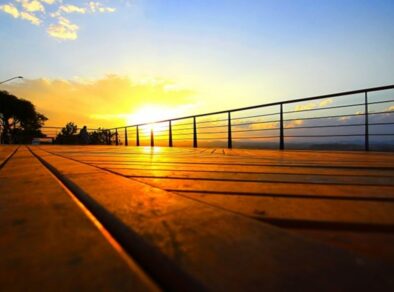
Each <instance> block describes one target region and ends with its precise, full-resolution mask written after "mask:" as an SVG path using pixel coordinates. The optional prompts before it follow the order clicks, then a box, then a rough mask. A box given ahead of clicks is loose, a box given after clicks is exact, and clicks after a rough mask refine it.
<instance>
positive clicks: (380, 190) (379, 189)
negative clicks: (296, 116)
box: [136, 178, 394, 200]
mask: <svg viewBox="0 0 394 292" xmlns="http://www.w3.org/2000/svg"><path fill="white" fill-rule="evenodd" d="M136 180H138V181H140V182H143V183H146V184H150V185H154V186H156V187H159V188H162V189H165V190H168V191H187V192H201V193H202V192H204V193H221V194H244V195H259V194H260V195H271V196H273V197H275V196H287V197H289V198H290V197H291V196H294V198H296V197H300V196H302V197H311V198H313V197H319V198H321V197H337V198H338V199H341V198H345V197H347V198H350V199H351V198H354V199H355V198H359V199H364V200H366V199H371V200H374V199H388V200H391V199H394V187H393V186H370V185H364V186H357V185H330V184H315V185H313V184H301V183H286V184H283V183H265V182H261V183H259V182H243V181H241V182H233V181H203V180H199V181H196V180H191V179H171V178H170V179H168V178H160V179H158V178H138V179H137V178H136Z"/></svg>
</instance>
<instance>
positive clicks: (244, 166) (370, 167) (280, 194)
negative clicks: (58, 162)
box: [48, 147, 394, 262]
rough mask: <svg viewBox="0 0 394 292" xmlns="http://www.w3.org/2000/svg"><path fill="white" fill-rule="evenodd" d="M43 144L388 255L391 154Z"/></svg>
mask: <svg viewBox="0 0 394 292" xmlns="http://www.w3.org/2000/svg"><path fill="white" fill-rule="evenodd" d="M82 149H83V151H81V148H78V147H75V148H64V147H58V148H57V147H51V148H50V149H48V150H49V151H51V152H53V153H56V154H57V155H62V156H64V157H68V158H70V159H75V160H77V161H80V162H83V163H87V164H89V165H93V166H97V167H100V168H102V169H107V170H109V171H112V172H114V173H117V174H120V175H123V176H126V177H130V178H132V179H134V180H138V181H141V182H143V183H146V184H149V185H152V186H155V187H159V188H161V189H164V190H167V191H171V192H176V193H178V194H181V195H183V196H188V197H190V198H192V199H195V200H199V201H201V202H205V203H208V204H210V205H213V206H217V207H220V208H225V209H227V210H230V211H233V212H237V213H241V214H244V215H247V216H250V217H252V218H255V219H257V220H261V221H266V222H269V223H272V224H276V225H278V226H281V227H285V228H289V229H291V230H292V231H296V232H299V233H302V234H304V235H307V236H310V237H314V238H319V239H321V240H324V241H325V242H328V243H330V244H334V245H336V246H340V247H346V248H348V249H351V250H354V251H357V252H360V253H361V254H364V255H369V256H376V257H378V258H380V259H384V260H388V261H393V262H394V248H391V247H390V246H391V245H392V246H394V235H393V232H394V187H393V184H394V155H393V154H392V153H376V152H370V153H365V152H327V151H274V150H227V149H192V148H173V149H170V148H154V149H151V148H149V147H141V148H137V147H102V148H97V147H85V148H82Z"/></svg>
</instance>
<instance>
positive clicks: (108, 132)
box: [107, 130, 111, 145]
mask: <svg viewBox="0 0 394 292" xmlns="http://www.w3.org/2000/svg"><path fill="white" fill-rule="evenodd" d="M107 144H108V145H111V130H108V131H107Z"/></svg>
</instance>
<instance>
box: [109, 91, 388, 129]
mask: <svg viewBox="0 0 394 292" xmlns="http://www.w3.org/2000/svg"><path fill="white" fill-rule="evenodd" d="M387 89H394V84H393V85H386V86H379V87H370V88H364V89H357V90H351V91H342V92H337V93H331V94H324V95H318V96H311V97H305V98H298V99H290V100H285V101H278V102H272V103H265V104H259V105H254V106H248V107H241V108H236V109H229V110H222V111H216V112H210V113H205V114H196V115H190V116H183V117H177V118H172V119H165V120H160V121H153V122H146V123H140V124H133V125H126V126H120V127H113V128H107V129H103V130H109V131H110V130H115V129H125V128H132V127H137V126H147V125H152V124H160V123H166V122H169V121H179V120H186V119H192V118H199V117H205V116H213V115H219V114H226V113H234V112H238V111H244V110H252V109H257V108H262V107H270V106H278V105H284V104H289V103H298V102H304V101H311V100H317V99H323V98H331V97H338V96H347V95H352V94H358V93H366V92H372V91H380V90H387Z"/></svg>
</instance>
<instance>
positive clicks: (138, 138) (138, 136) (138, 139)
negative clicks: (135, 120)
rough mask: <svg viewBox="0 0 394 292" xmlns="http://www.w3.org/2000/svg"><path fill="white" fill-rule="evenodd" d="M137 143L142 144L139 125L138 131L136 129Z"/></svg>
mask: <svg viewBox="0 0 394 292" xmlns="http://www.w3.org/2000/svg"><path fill="white" fill-rule="evenodd" d="M135 141H136V144H137V146H140V127H139V126H138V125H137V131H136V139H135Z"/></svg>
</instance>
